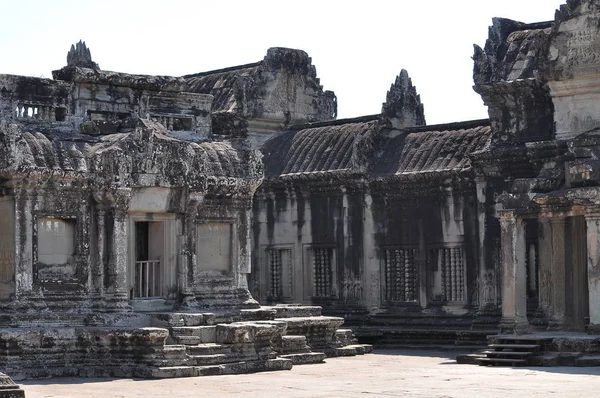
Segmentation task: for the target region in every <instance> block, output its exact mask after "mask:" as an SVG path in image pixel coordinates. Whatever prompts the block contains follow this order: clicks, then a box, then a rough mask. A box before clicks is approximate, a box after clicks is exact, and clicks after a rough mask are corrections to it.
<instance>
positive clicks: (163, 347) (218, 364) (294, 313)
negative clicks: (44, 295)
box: [0, 305, 372, 380]
mask: <svg viewBox="0 0 600 398" xmlns="http://www.w3.org/2000/svg"><path fill="white" fill-rule="evenodd" d="M0 318H1V319H0V323H5V324H6V326H11V327H3V328H0V348H2V350H0V351H2V352H0V368H2V369H4V370H5V371H6V372H7V373H9V374H11V375H12V376H13V378H14V379H15V380H23V379H31V378H45V377H144V378H167V377H192V376H203V375H221V374H237V373H249V372H261V371H273V370H286V369H291V368H292V366H293V365H298V364H309V363H319V362H323V360H324V359H325V358H326V357H330V356H342V355H359V354H364V353H366V352H370V351H371V349H372V348H371V346H369V345H362V344H356V340H355V338H354V335H353V334H352V332H351V331H350V330H348V329H340V326H341V325H342V324H343V322H344V320H343V319H342V318H338V317H327V316H322V315H321V309H320V307H303V306H293V305H278V306H275V307H263V308H256V309H241V310H229V311H222V312H216V311H215V312H145V313H106V314H103V315H101V316H98V315H94V316H88V315H86V314H82V315H78V314H64V315H63V316H55V315H53V316H52V317H47V319H46V318H43V319H42V318H41V317H38V320H37V321H36V319H34V318H33V317H31V316H28V315H27V314H25V315H23V316H18V315H17V314H15V315H10V316H5V317H0ZM69 319H72V324H70V323H69V322H68V320H69Z"/></svg>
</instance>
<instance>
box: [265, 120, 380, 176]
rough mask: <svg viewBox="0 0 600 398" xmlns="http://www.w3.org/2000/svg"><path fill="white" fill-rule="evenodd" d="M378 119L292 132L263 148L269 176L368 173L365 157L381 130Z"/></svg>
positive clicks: (337, 123)
mask: <svg viewBox="0 0 600 398" xmlns="http://www.w3.org/2000/svg"><path fill="white" fill-rule="evenodd" d="M378 125H379V124H378V121H377V119H376V118H375V117H367V118H359V119H350V120H337V121H335V122H328V123H315V124H313V125H308V126H309V127H300V129H297V130H292V131H288V132H286V133H283V134H281V135H279V136H277V137H274V138H272V139H271V140H269V141H267V142H266V143H265V144H264V145H263V146H262V148H261V152H262V153H263V155H264V158H263V162H264V163H265V177H267V178H273V177H293V176H301V175H304V176H307V175H320V174H323V173H337V174H340V173H341V174H354V173H360V172H363V171H364V167H365V165H366V159H364V157H363V154H364V153H365V151H368V149H369V148H370V147H371V145H370V139H371V138H372V136H373V134H374V133H375V132H376V131H377V130H378Z"/></svg>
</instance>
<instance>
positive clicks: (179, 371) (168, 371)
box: [148, 366, 199, 379]
mask: <svg viewBox="0 0 600 398" xmlns="http://www.w3.org/2000/svg"><path fill="white" fill-rule="evenodd" d="M148 376H150V377H153V378H157V379H169V378H175V377H195V376H199V374H198V371H197V370H196V367H195V366H161V367H158V368H154V369H152V370H151V371H150V374H149V375H148Z"/></svg>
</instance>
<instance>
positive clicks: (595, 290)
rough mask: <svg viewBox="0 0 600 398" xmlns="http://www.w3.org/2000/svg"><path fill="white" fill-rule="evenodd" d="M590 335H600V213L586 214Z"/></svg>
mask: <svg viewBox="0 0 600 398" xmlns="http://www.w3.org/2000/svg"><path fill="white" fill-rule="evenodd" d="M585 220H586V225H587V270H588V286H589V293H590V296H589V297H590V325H589V327H588V331H589V332H590V333H594V334H597V333H600V213H598V212H597V213H593V214H586V216H585Z"/></svg>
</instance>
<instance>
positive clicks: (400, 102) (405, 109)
mask: <svg viewBox="0 0 600 398" xmlns="http://www.w3.org/2000/svg"><path fill="white" fill-rule="evenodd" d="M381 114H382V115H383V116H385V117H388V118H390V120H391V121H392V125H393V126H394V127H395V128H399V129H400V128H407V127H417V126H425V124H426V122H425V112H424V110H423V104H422V103H421V96H420V95H419V94H417V89H416V88H415V87H414V86H413V84H412V80H411V78H410V77H409V76H408V72H407V71H406V70H405V69H402V71H401V72H400V74H399V75H398V76H397V77H396V81H395V82H394V84H392V86H391V87H390V90H389V91H388V93H387V96H386V101H385V103H384V104H383V107H382V109H381Z"/></svg>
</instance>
